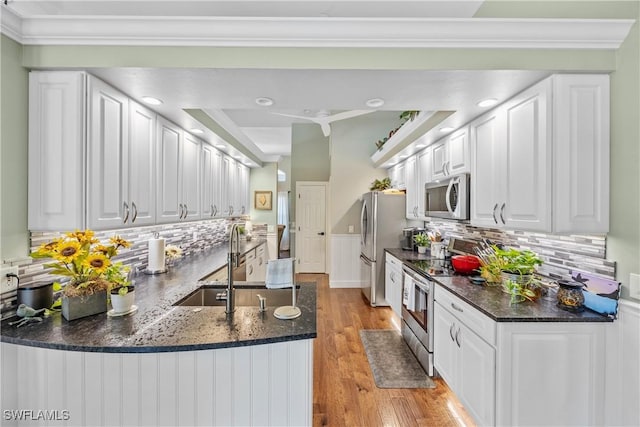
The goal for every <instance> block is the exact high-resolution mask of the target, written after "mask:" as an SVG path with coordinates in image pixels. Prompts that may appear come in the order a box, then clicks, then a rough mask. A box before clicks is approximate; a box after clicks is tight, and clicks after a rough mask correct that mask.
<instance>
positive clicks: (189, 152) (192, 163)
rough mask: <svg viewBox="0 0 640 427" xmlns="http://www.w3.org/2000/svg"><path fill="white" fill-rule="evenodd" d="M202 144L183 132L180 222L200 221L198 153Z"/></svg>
mask: <svg viewBox="0 0 640 427" xmlns="http://www.w3.org/2000/svg"><path fill="white" fill-rule="evenodd" d="M201 150H202V142H201V141H200V140H199V139H197V138H195V137H194V136H192V135H191V134H189V133H187V132H184V139H183V144H182V152H183V154H182V165H181V171H180V173H181V175H182V189H181V191H182V197H181V199H182V212H183V214H182V218H181V219H182V220H193V219H200V212H201V210H200V196H201V189H200V188H201V181H200V180H201V175H200V167H201V164H200V153H201Z"/></svg>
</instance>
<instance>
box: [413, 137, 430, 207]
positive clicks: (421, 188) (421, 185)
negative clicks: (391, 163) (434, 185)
mask: <svg viewBox="0 0 640 427" xmlns="http://www.w3.org/2000/svg"><path fill="white" fill-rule="evenodd" d="M432 157H433V148H432V147H427V148H425V149H424V150H422V151H421V152H420V153H418V162H417V168H418V183H417V186H416V192H417V199H418V200H417V202H418V217H419V218H420V219H424V220H426V216H425V214H424V212H425V209H426V206H425V185H426V184H427V183H429V182H431V181H432V179H433V178H432V169H431V167H432V164H433V162H432V160H431V159H432Z"/></svg>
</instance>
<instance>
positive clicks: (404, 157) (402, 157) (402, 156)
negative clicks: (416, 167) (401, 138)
mask: <svg viewBox="0 0 640 427" xmlns="http://www.w3.org/2000/svg"><path fill="white" fill-rule="evenodd" d="M407 157H409V156H408V155H406V154H402V155H400V158H401V159H406V158H407Z"/></svg>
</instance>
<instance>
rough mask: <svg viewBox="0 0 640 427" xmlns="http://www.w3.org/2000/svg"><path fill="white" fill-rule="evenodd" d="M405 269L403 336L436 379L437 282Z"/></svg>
mask: <svg viewBox="0 0 640 427" xmlns="http://www.w3.org/2000/svg"><path fill="white" fill-rule="evenodd" d="M402 270H403V274H404V288H403V295H402V327H401V329H402V336H403V337H404V339H405V341H406V342H407V344H408V345H409V347H410V348H411V351H413V353H414V354H415V355H416V358H417V359H418V361H419V362H420V364H421V365H422V367H423V368H424V369H425V371H426V372H427V374H428V375H429V376H433V375H434V368H433V293H434V292H433V291H434V283H433V282H432V281H431V280H429V279H428V278H426V277H424V276H422V275H420V274H418V273H416V272H415V271H413V270H411V269H410V268H409V267H407V266H403V267H402Z"/></svg>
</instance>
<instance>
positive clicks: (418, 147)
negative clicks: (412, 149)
mask: <svg viewBox="0 0 640 427" xmlns="http://www.w3.org/2000/svg"><path fill="white" fill-rule="evenodd" d="M426 146H427V144H418V145H416V148H417V149H418V150H419V149H421V148H424V147H426Z"/></svg>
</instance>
